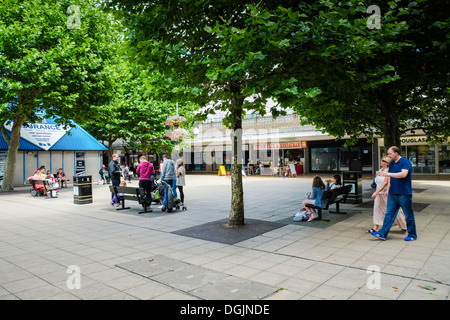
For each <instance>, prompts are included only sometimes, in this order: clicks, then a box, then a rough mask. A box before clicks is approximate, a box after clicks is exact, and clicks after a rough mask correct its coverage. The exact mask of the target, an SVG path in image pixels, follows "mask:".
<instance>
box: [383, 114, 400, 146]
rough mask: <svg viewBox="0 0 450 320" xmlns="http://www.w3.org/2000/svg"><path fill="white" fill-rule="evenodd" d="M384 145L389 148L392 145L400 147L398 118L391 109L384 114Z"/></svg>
mask: <svg viewBox="0 0 450 320" xmlns="http://www.w3.org/2000/svg"><path fill="white" fill-rule="evenodd" d="M383 131H384V132H383V133H384V147H385V148H386V150H387V149H389V148H390V147H392V146H397V147H399V148H400V135H401V133H400V130H399V125H398V120H397V117H396V115H395V113H394V112H393V110H392V111H391V112H390V113H388V114H387V115H386V121H385V125H384V130H383Z"/></svg>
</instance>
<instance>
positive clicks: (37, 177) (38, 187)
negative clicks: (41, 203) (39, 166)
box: [28, 170, 48, 196]
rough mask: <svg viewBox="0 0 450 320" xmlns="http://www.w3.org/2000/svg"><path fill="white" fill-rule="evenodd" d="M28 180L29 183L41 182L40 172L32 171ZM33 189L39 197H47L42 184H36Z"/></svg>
mask: <svg viewBox="0 0 450 320" xmlns="http://www.w3.org/2000/svg"><path fill="white" fill-rule="evenodd" d="M28 180H29V181H30V182H31V180H34V181H42V176H41V172H40V171H39V170H35V171H34V173H33V175H32V176H31V177H28ZM34 189H35V190H36V191H38V192H39V193H40V194H41V195H45V196H47V195H48V193H47V190H46V189H45V186H44V185H43V184H41V183H39V184H38V183H36V184H35V185H34Z"/></svg>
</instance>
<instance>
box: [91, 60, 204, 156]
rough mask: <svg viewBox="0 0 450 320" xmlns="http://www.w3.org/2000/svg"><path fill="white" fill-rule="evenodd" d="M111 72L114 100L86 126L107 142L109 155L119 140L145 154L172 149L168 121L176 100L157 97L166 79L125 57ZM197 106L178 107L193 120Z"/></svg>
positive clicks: (99, 138)
mask: <svg viewBox="0 0 450 320" xmlns="http://www.w3.org/2000/svg"><path fill="white" fill-rule="evenodd" d="M110 73H111V74H112V75H114V76H113V78H114V89H113V91H112V99H111V101H110V102H109V103H108V104H107V105H103V106H100V108H99V109H100V110H99V113H100V117H99V119H94V120H92V121H88V122H86V123H85V126H84V128H85V129H86V130H87V131H88V132H89V133H91V134H92V135H93V136H94V137H95V138H97V139H98V140H101V141H105V142H106V144H107V145H108V147H109V157H111V155H112V145H113V143H114V142H115V141H117V140H119V139H121V140H122V141H123V144H124V146H125V147H126V148H127V147H128V148H130V149H132V150H137V149H138V150H142V151H143V153H144V154H147V153H149V152H151V153H162V152H168V151H170V150H172V149H173V147H174V143H173V142H171V141H170V140H169V139H166V138H165V133H166V131H167V127H166V126H165V122H166V118H167V117H168V116H169V115H172V114H175V112H176V111H175V103H172V102H168V101H164V100H158V96H157V94H155V93H154V91H156V90H157V88H158V87H161V86H163V85H164V83H165V79H164V78H163V77H162V76H161V75H158V74H155V73H151V72H149V71H148V70H146V69H144V68H143V67H142V66H139V65H136V64H135V63H133V62H130V61H129V59H127V58H126V57H122V60H120V61H117V63H116V64H115V65H114V66H111V67H110ZM194 109H195V106H194V105H193V104H192V103H184V104H180V108H179V110H180V113H181V114H183V116H185V117H186V118H187V119H190V120H191V119H192V118H193V110H194ZM99 120H100V121H99ZM189 123H190V124H192V123H193V121H189ZM190 126H191V125H189V126H188V128H189V127H190Z"/></svg>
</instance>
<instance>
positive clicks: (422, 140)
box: [400, 136, 427, 146]
mask: <svg viewBox="0 0 450 320" xmlns="http://www.w3.org/2000/svg"><path fill="white" fill-rule="evenodd" d="M400 142H401V144H402V146H404V145H411V144H426V143H427V137H426V136H417V137H403V138H400Z"/></svg>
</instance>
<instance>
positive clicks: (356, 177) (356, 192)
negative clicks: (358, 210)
mask: <svg viewBox="0 0 450 320" xmlns="http://www.w3.org/2000/svg"><path fill="white" fill-rule="evenodd" d="M342 175H343V179H342V180H343V181H342V183H343V185H344V186H346V185H352V190H351V191H350V193H349V194H348V197H347V202H348V203H354V204H357V203H362V172H361V171H344V172H342Z"/></svg>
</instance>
